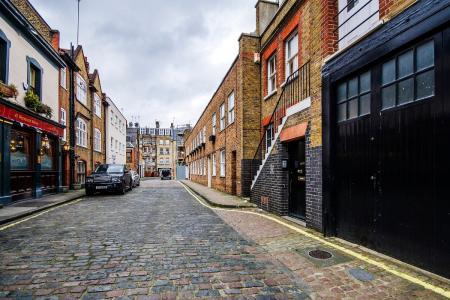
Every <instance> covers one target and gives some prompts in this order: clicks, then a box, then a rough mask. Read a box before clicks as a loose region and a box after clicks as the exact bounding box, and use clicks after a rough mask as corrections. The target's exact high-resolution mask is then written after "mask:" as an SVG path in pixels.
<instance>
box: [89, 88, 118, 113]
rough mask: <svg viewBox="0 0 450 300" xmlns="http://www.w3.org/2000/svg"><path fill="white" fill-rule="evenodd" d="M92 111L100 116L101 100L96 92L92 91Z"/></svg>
mask: <svg viewBox="0 0 450 300" xmlns="http://www.w3.org/2000/svg"><path fill="white" fill-rule="evenodd" d="M94 113H95V115H96V116H97V117H99V118H101V117H102V102H101V101H100V97H99V96H98V95H97V93H94ZM116 118H117V116H116Z"/></svg>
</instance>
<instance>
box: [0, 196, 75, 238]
mask: <svg viewBox="0 0 450 300" xmlns="http://www.w3.org/2000/svg"><path fill="white" fill-rule="evenodd" d="M81 200H83V199H78V200H75V201H72V202H69V203H66V204H63V205H59V206H54V207H52V208H49V209H47V210H44V211H42V212H40V213H37V214H35V215H32V216H30V217H27V218H25V219H21V220H19V221H17V222H14V223H11V224H8V225H5V226H3V227H0V231H3V230H6V229H8V228H11V227H13V226H16V225H19V224H21V223H23V222H26V221H29V220H31V219H34V218H37V217H39V216H42V215H44V214H46V213H49V212H51V211H53V210H55V209H57V208H60V207H64V206H67V205H72V204H75V203H78V202H80V201H81Z"/></svg>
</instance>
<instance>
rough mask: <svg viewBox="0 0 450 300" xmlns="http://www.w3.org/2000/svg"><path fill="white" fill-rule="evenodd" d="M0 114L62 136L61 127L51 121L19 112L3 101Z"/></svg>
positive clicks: (0, 105)
mask: <svg viewBox="0 0 450 300" xmlns="http://www.w3.org/2000/svg"><path fill="white" fill-rule="evenodd" d="M0 116H1V117H3V118H7V119H9V120H11V121H16V122H20V123H23V124H25V125H28V126H31V127H35V128H38V129H40V130H42V131H44V132H48V133H51V134H53V135H56V136H59V137H61V136H63V134H64V129H63V127H60V126H57V125H53V124H52V123H54V122H52V123H50V122H46V121H43V120H40V119H38V118H35V117H33V116H30V115H27V114H26V113H23V112H20V111H18V110H16V109H14V108H12V107H9V106H6V105H4V104H3V103H0ZM55 124H57V123H55Z"/></svg>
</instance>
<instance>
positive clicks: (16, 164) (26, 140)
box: [9, 129, 32, 170]
mask: <svg viewBox="0 0 450 300" xmlns="http://www.w3.org/2000/svg"><path fill="white" fill-rule="evenodd" d="M30 141H31V137H30V136H29V135H28V134H26V133H24V132H21V131H17V130H14V129H12V130H11V141H10V145H9V149H10V153H11V154H10V162H11V170H30V169H31V165H32V163H31V158H32V156H31V152H32V149H31V143H30Z"/></svg>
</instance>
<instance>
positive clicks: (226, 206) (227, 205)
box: [178, 181, 257, 209]
mask: <svg viewBox="0 0 450 300" xmlns="http://www.w3.org/2000/svg"><path fill="white" fill-rule="evenodd" d="M178 182H179V183H181V184H182V185H183V186H184V187H186V188H188V189H189V190H190V191H192V192H193V193H195V194H196V195H197V196H199V197H201V198H202V200H204V201H205V202H206V203H208V204H209V205H211V206H214V207H219V208H238V209H253V208H257V207H256V206H240V205H233V204H220V203H216V202H213V201H211V200H209V199H208V198H206V197H205V196H204V195H202V194H200V193H199V192H197V191H196V190H194V189H193V188H191V187H190V186H188V185H187V184H185V183H184V182H181V181H178Z"/></svg>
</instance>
